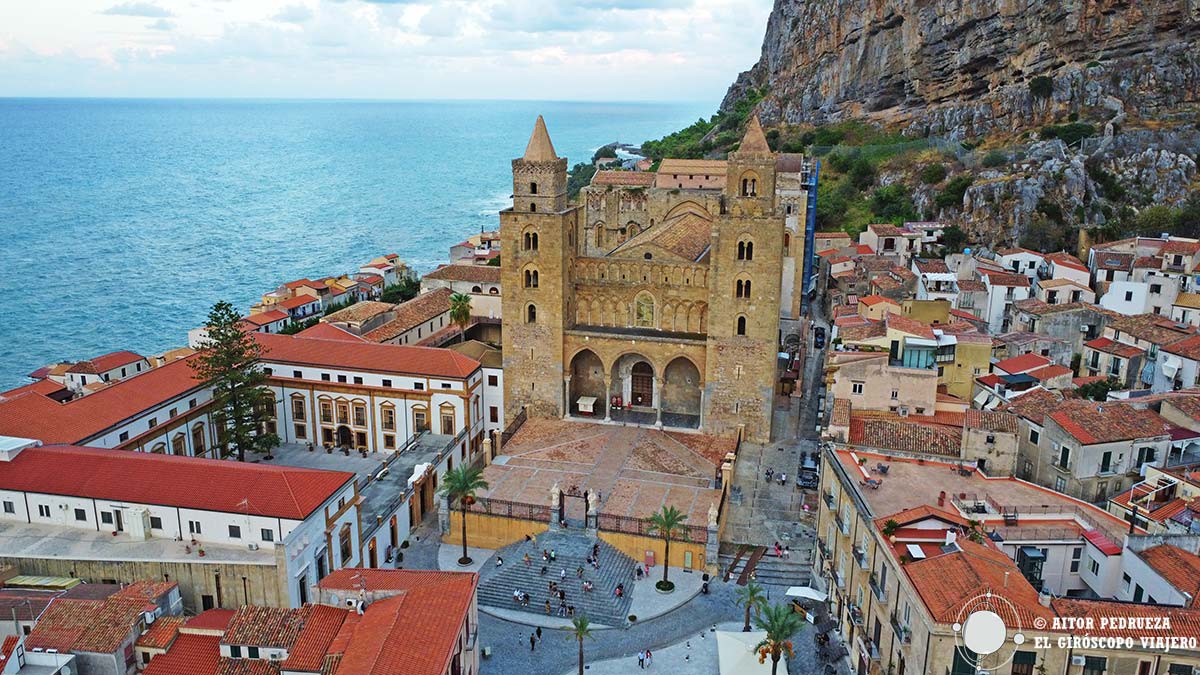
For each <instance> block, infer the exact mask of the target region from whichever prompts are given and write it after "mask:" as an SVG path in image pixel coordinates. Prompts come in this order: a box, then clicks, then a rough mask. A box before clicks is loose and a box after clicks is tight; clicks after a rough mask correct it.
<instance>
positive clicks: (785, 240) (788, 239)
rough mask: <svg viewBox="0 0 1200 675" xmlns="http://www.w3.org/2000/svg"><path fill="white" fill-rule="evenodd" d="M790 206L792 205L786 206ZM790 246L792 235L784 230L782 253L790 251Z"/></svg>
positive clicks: (786, 253)
mask: <svg viewBox="0 0 1200 675" xmlns="http://www.w3.org/2000/svg"><path fill="white" fill-rule="evenodd" d="M791 208H792V207H790V206H789V207H788V209H791ZM789 212H790V211H789ZM791 248H792V235H791V234H789V233H787V232H784V233H783V254H784V255H789V253H788V251H790V250H791Z"/></svg>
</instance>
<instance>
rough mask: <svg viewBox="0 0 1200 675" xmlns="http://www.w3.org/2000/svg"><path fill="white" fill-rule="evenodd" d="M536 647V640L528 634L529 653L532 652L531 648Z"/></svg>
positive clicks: (531, 634)
mask: <svg viewBox="0 0 1200 675" xmlns="http://www.w3.org/2000/svg"><path fill="white" fill-rule="evenodd" d="M536 646H537V638H536V637H534V635H533V633H530V634H529V651H533V648H534V647H536Z"/></svg>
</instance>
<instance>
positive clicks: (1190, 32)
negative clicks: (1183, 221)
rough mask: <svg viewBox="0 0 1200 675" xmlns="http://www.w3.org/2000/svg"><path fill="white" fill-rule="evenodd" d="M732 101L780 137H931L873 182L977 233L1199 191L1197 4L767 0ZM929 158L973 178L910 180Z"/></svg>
mask: <svg viewBox="0 0 1200 675" xmlns="http://www.w3.org/2000/svg"><path fill="white" fill-rule="evenodd" d="M742 101H748V102H754V101H757V103H756V104H755V105H754V110H755V112H756V113H757V114H758V115H759V117H760V118H761V119H762V120H763V121H764V123H766V124H768V125H772V126H774V127H775V129H776V131H775V133H776V134H777V135H782V136H783V137H786V136H787V135H788V134H790V133H792V132H790V131H789V130H790V129H795V128H803V127H807V126H809V125H812V126H822V125H835V126H836V125H838V124H840V123H844V122H848V121H850V120H859V121H868V122H872V123H874V124H875V125H876V126H879V127H882V128H884V129H887V130H891V131H899V132H901V133H903V135H905V136H908V137H910V138H917V139H922V138H927V139H929V140H930V141H936V145H935V146H934V147H937V148H939V149H940V150H941V151H942V156H941V157H940V158H938V159H931V158H930V156H929V155H928V154H926V155H923V156H921V157H916V156H913V155H910V156H909V157H908V159H907V160H905V159H903V158H897V159H896V160H893V161H892V162H890V164H887V165H884V166H880V167H879V171H878V174H877V176H878V181H877V182H876V184H875V186H876V187H879V186H887V185H893V184H901V185H905V186H906V189H907V190H908V193H909V194H910V195H911V199H912V203H913V204H914V205H915V207H916V210H917V213H918V214H919V215H920V216H921V217H924V218H937V219H940V220H944V221H948V222H953V223H955V224H958V225H960V226H962V227H963V228H964V229H965V230H967V231H968V232H969V233H970V234H971V235H972V238H973V239H975V240H977V241H982V242H985V243H994V244H1001V243H1015V242H1019V241H1021V240H1022V238H1023V237H1025V235H1026V234H1027V232H1028V230H1029V228H1030V227H1031V225H1039V227H1040V229H1041V230H1045V229H1046V226H1047V225H1046V223H1047V218H1049V225H1048V227H1051V228H1061V229H1062V230H1064V232H1068V233H1069V232H1070V231H1072V230H1073V229H1074V228H1098V227H1105V226H1107V227H1108V229H1109V230H1110V231H1111V233H1113V234H1116V233H1119V231H1128V230H1129V229H1130V228H1131V227H1133V226H1134V225H1133V224H1134V223H1135V221H1136V220H1137V217H1138V214H1139V213H1140V212H1141V211H1144V210H1145V209H1147V208H1149V207H1152V206H1159V205H1166V206H1168V207H1176V206H1178V205H1180V204H1182V203H1184V202H1185V200H1187V199H1188V198H1189V196H1190V195H1191V196H1194V195H1197V194H1198V193H1200V185H1198V182H1200V181H1198V179H1197V165H1196V162H1197V158H1198V157H1200V124H1198V122H1200V115H1198V114H1197V111H1198V110H1200V0H775V6H774V9H773V11H772V13H771V16H770V19H769V21H768V25H767V31H766V36H765V38H764V40H763V48H762V55H761V57H760V58H759V61H758V63H756V64H755V65H754V66H753V67H752V68H751V69H750V70H748V71H746V72H744V73H742V74H741V75H740V76H739V77H738V79H737V81H736V82H735V83H734V84H733V85H732V86H731V87H730V88H729V92H728V93H727V95H726V97H725V99H724V101H723V102H722V104H721V110H722V112H724V113H728V112H730V111H732V110H734V109H735V108H736V107H738V104H739V102H742ZM741 107H743V108H744V107H745V104H744V103H743V105H742V106H741ZM1069 127H1076V129H1075V131H1079V130H1080V129H1084V131H1083V132H1082V133H1079V134H1076V135H1074V136H1070V135H1066V136H1064V135H1063V134H1062V132H1063V131H1064V130H1066V131H1068V134H1069V132H1070V129H1069ZM1048 130H1049V131H1048ZM1063 138H1067V139H1068V140H1067V141H1066V142H1064V141H1063V140H1062V139H1063ZM1080 138H1082V139H1083V140H1080ZM810 142H811V141H810ZM980 146H982V147H980ZM975 148H979V149H978V150H974V149H975ZM835 152H841V150H836V151H835ZM985 157H990V161H989V160H988V159H984V158H985ZM934 161H940V162H945V164H946V166H947V168H948V170H949V175H950V176H951V177H955V176H957V177H959V179H960V181H961V180H968V181H969V183H970V184H969V187H968V188H967V189H966V190H965V191H963V193H962V195H963V196H962V203H961V204H958V203H951V204H947V200H945V199H941V200H936V199H935V198H936V197H937V196H938V194H939V191H941V190H943V189H944V186H945V185H946V184H945V182H935V183H933V184H929V183H928V181H921V180H918V179H916V176H917V175H919V171H920V169H921V168H922V164H924V165H925V166H927V165H928V164H929V163H930V162H934ZM906 162H907V163H906ZM831 178H833V179H835V180H836V178H837V176H836V175H833V176H831ZM824 179H825V177H824V176H823V178H822V180H823V181H824ZM872 189H874V188H865V189H864V190H863V194H865V195H870V194H871V193H872ZM843 194H850V193H845V192H843ZM851 197H853V195H852V194H851ZM1196 199H1200V197H1196ZM935 202H936V203H935ZM939 204H940V205H939ZM818 213H819V214H820V213H821V211H820V209H819V210H818ZM876 216H878V214H876ZM833 226H838V225H837V224H836V222H835V223H834V224H833ZM1066 239H1067V241H1069V240H1070V235H1069V234H1068V236H1067V238H1066Z"/></svg>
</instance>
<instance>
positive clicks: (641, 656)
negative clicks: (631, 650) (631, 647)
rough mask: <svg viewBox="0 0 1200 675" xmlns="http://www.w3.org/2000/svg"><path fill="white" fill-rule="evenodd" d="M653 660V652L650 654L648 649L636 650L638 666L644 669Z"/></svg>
mask: <svg viewBox="0 0 1200 675" xmlns="http://www.w3.org/2000/svg"><path fill="white" fill-rule="evenodd" d="M653 662H654V654H652V653H651V652H650V650H649V649H645V650H642V649H639V650H638V668H641V669H642V670H645V669H646V668H649V667H650V664H651V663H653Z"/></svg>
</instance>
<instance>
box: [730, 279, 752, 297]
mask: <svg viewBox="0 0 1200 675" xmlns="http://www.w3.org/2000/svg"><path fill="white" fill-rule="evenodd" d="M734 295H735V296H737V297H739V298H749V297H750V280H749V279H745V280H742V279H738V280H737V285H736V287H735V289H734Z"/></svg>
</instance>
